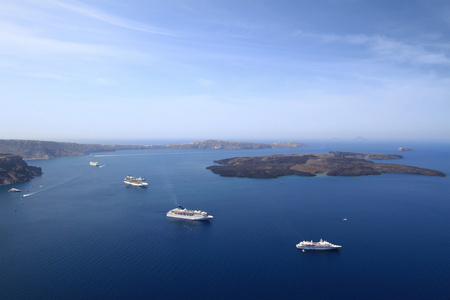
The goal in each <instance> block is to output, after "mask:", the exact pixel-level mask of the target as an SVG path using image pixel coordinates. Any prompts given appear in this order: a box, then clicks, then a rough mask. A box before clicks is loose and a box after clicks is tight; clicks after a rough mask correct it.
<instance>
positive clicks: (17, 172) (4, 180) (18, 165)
mask: <svg viewBox="0 0 450 300" xmlns="http://www.w3.org/2000/svg"><path fill="white" fill-rule="evenodd" d="M41 174H42V169H41V168H40V167H33V166H29V165H28V164H27V163H26V162H25V161H24V160H23V159H22V157H20V156H18V155H11V154H0V186H2V185H7V184H13V183H17V182H25V181H29V180H31V179H33V178H34V176H37V175H41Z"/></svg>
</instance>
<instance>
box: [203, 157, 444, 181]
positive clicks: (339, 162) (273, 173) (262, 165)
mask: <svg viewBox="0 0 450 300" xmlns="http://www.w3.org/2000/svg"><path fill="white" fill-rule="evenodd" d="M400 158H402V156H401V155H391V154H371V153H353V152H330V153H329V154H291V155H270V156H254V157H235V158H228V159H221V160H215V161H214V163H216V164H219V165H213V166H209V167H207V168H206V169H208V170H211V171H212V172H213V173H215V174H219V175H220V176H224V177H246V178H277V177H281V176H288V175H298V176H309V177H312V176H316V175H317V174H325V175H328V176H367V175H380V174H382V173H399V174H420V175H428V176H438V177H446V176H447V175H445V174H444V173H443V172H440V171H436V170H431V169H424V168H418V167H413V166H406V165H399V164H390V163H375V162H373V161H370V160H366V159H377V160H386V159H400Z"/></svg>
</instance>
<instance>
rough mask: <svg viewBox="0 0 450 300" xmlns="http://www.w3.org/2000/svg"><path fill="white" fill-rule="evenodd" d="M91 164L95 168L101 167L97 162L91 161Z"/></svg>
mask: <svg viewBox="0 0 450 300" xmlns="http://www.w3.org/2000/svg"><path fill="white" fill-rule="evenodd" d="M89 164H90V165H91V166H93V167H98V166H100V164H99V163H98V162H96V161H91V162H90V163H89Z"/></svg>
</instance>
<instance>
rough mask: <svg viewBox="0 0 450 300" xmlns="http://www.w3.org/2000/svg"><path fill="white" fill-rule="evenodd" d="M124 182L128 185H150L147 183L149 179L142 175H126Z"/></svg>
mask: <svg viewBox="0 0 450 300" xmlns="http://www.w3.org/2000/svg"><path fill="white" fill-rule="evenodd" d="M123 182H124V183H125V184H127V185H131V186H137V187H147V186H148V183H147V181H145V179H144V178H142V177H138V178H136V177H133V176H131V175H128V176H127V177H125V179H124V181H123Z"/></svg>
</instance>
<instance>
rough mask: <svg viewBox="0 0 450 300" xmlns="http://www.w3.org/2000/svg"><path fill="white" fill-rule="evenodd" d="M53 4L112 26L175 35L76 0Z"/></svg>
mask: <svg viewBox="0 0 450 300" xmlns="http://www.w3.org/2000/svg"><path fill="white" fill-rule="evenodd" d="M54 3H55V4H57V5H59V6H61V7H64V8H65V9H68V10H71V11H73V12H76V13H78V14H81V15H84V16H88V17H91V18H94V19H97V20H100V21H102V22H106V23H109V24H111V25H114V26H118V27H122V28H125V29H130V30H136V31H142V32H145V33H151V34H157V35H163V36H172V37H173V36H177V34H175V33H174V32H171V31H168V30H163V29H157V28H155V27H150V26H148V25H144V24H140V23H137V22H133V21H130V20H125V19H121V18H118V17H115V16H112V15H109V14H107V13H105V12H102V11H100V10H97V9H94V8H92V7H90V6H88V5H84V4H81V3H78V2H75V3H74V4H69V3H67V2H61V1H54Z"/></svg>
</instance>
